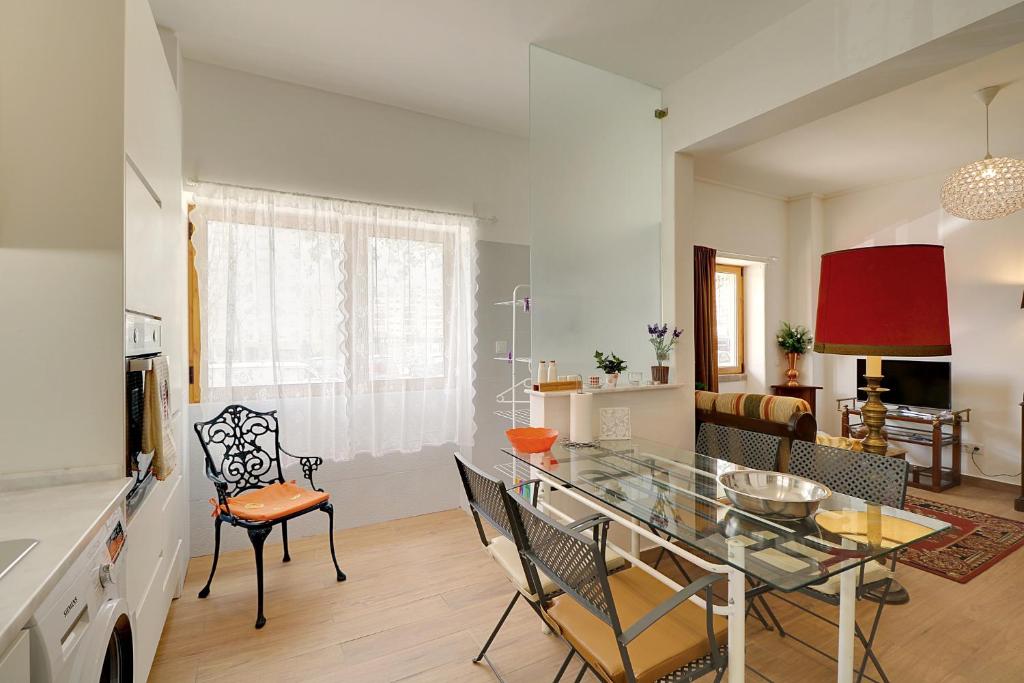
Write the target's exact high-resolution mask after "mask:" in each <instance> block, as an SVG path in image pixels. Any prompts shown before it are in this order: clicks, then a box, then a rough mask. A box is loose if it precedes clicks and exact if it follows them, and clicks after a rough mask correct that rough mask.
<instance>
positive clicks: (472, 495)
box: [455, 453, 515, 545]
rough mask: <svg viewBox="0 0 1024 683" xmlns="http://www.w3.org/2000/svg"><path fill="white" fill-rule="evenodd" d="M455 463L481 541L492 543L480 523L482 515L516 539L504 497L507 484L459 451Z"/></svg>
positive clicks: (485, 543) (509, 537)
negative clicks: (467, 460)
mask: <svg viewBox="0 0 1024 683" xmlns="http://www.w3.org/2000/svg"><path fill="white" fill-rule="evenodd" d="M455 465H456V467H458V468H459V478H460V479H461V480H462V487H463V488H464V489H465V490H466V499H467V500H468V501H469V509H470V510H472V512H473V518H474V520H475V521H476V526H477V531H479V532H480V541H481V542H482V543H483V544H484V545H488V544H489V543H490V541H489V540H488V539H487V535H486V534H484V530H483V527H482V526H481V524H480V517H483V518H484V520H486V522H487V523H488V524H490V525H491V526H493V527H494V528H495V529H497V530H498V532H499V533H501V534H502V535H503V536H505V537H506V538H508V539H509V540H510V541H515V537H514V536H513V534H512V525H511V523H510V522H509V518H508V511H507V510H506V509H505V501H504V499H503V496H504V495H505V485H504V484H502V482H501V481H500V480H498V479H495V478H494V477H490V476H488V475H486V474H484V473H483V472H482V471H481V470H480V469H479V468H477V467H475V466H473V465H472V464H470V463H468V462H466V460H465V459H463V457H462V456H461V455H459V454H458V453H456V454H455Z"/></svg>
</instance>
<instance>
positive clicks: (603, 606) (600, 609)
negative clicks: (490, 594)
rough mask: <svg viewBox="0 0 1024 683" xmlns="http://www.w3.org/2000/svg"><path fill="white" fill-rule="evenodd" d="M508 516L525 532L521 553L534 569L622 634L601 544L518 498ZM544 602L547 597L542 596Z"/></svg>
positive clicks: (513, 499)
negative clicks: (542, 573) (545, 575)
mask: <svg viewBox="0 0 1024 683" xmlns="http://www.w3.org/2000/svg"><path fill="white" fill-rule="evenodd" d="M506 500H507V501H510V504H509V508H510V509H509V516H510V518H511V519H512V524H513V526H514V527H519V528H521V529H522V532H523V537H524V538H523V540H522V545H521V546H520V547H521V550H522V553H523V555H525V556H526V558H527V559H529V560H530V562H532V563H533V565H534V566H535V567H537V568H538V569H540V570H541V571H542V572H544V573H545V574H547V576H548V577H549V578H550V579H551V580H552V581H553V582H554V583H555V585H557V586H558V587H559V588H560V589H562V590H563V591H564V592H565V593H566V595H569V596H571V597H572V598H573V599H575V600H576V601H577V602H579V603H580V604H581V605H583V607H585V608H586V609H587V610H588V611H589V612H590V613H591V614H593V615H594V616H595V617H597V618H598V619H600V620H601V621H603V622H604V623H606V624H608V625H609V626H611V628H612V630H613V631H614V632H615V635H616V637H617V636H619V635H621V634H622V626H621V625H620V623H619V618H618V615H617V613H616V611H615V603H614V602H613V601H612V592H611V589H610V588H609V586H608V570H607V567H606V566H605V563H604V559H603V558H604V553H603V552H602V549H601V544H600V543H599V542H598V541H597V540H595V539H594V538H593V537H591V536H590V535H589V534H584V533H578V532H576V531H572V530H570V529H567V528H566V527H564V526H562V525H561V524H559V523H557V522H555V521H554V520H553V519H551V518H550V517H548V516H547V515H545V514H544V513H542V512H541V511H540V510H538V509H537V508H535V507H533V506H532V505H530V504H529V503H527V502H526V501H525V500H522V499H521V498H520V497H519V496H508V497H507V498H506ZM541 597H542V602H543V601H544V600H543V599H544V598H545V597H546V596H541Z"/></svg>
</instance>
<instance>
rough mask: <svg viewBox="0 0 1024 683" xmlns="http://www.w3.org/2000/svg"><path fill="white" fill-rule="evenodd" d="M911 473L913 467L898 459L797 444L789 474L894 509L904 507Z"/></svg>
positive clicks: (800, 442)
mask: <svg viewBox="0 0 1024 683" xmlns="http://www.w3.org/2000/svg"><path fill="white" fill-rule="evenodd" d="M909 469H910V465H909V464H908V463H907V462H906V461H905V460H900V459H898V458H890V457H888V456H886V455H876V454H874V453H858V452H857V451H849V450H846V449H845V448H834V447H832V446H823V445H820V444H815V443H811V442H809V441H794V442H793V451H792V453H791V454H790V457H789V471H790V472H792V473H793V474H795V475H797V476H800V477H806V478H807V479H813V480H814V481H817V482H820V483H822V484H824V485H825V486H828V487H829V488H830V489H832V490H833V491H837V492H839V493H845V494H846V495H848V496H854V497H856V498H863V499H864V500H866V501H868V502H871V503H878V504H880V505H888V506H889V507H893V508H902V507H903V502H904V500H905V499H906V496H907V471H908V470H909Z"/></svg>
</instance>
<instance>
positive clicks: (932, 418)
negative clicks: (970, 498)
mask: <svg viewBox="0 0 1024 683" xmlns="http://www.w3.org/2000/svg"><path fill="white" fill-rule="evenodd" d="M837 403H838V405H839V411H840V412H841V413H842V415H843V419H842V425H843V436H845V437H849V436H850V428H851V427H858V426H860V425H861V424H863V422H855V423H853V424H851V423H850V417H851V416H856V417H860V414H861V413H860V406H861V405H863V404H862V402H858V401H857V400H856V399H853V398H841V399H839V400H838V401H837ZM970 421H971V409H970V408H964V409H963V410H956V411H952V412H944V413H935V414H929V413H923V412H913V411H909V410H898V409H891V410H889V412H888V413H887V414H886V416H885V431H886V439H887V440H889V441H897V442H900V443H912V444H918V445H921V446H928V447H930V448H931V449H932V461H931V464H929V465H911V466H910V479H909V480H908V481H907V484H908V485H909V486H913V487H915V488H919V489H927V490H929V491H935V492H939V491H945V490H946V489H948V488H952V487H954V486H959V485H960V455H961V447H962V444H963V442H962V432H963V424H964V423H965V422H970ZM947 427H948V429H946V428H947ZM946 446H949V447H950V449H951V451H952V458H951V463H950V464H951V467H943V466H942V449H943V448H945V447H946Z"/></svg>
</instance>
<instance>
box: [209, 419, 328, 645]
mask: <svg viewBox="0 0 1024 683" xmlns="http://www.w3.org/2000/svg"><path fill="white" fill-rule="evenodd" d="M192 427H193V429H195V432H196V436H198V437H199V443H200V445H201V446H202V447H203V453H204V455H205V462H206V477H207V478H208V479H209V480H210V481H212V482H213V485H214V488H215V489H216V491H217V503H218V507H217V513H216V517H215V519H214V550H213V565H212V566H211V567H210V577H209V578H208V579H207V580H206V585H205V586H203V589H202V590H201V591H199V597H200V598H205V597H207V596H208V595H209V594H210V585H211V584H212V583H213V576H214V574H216V573H217V560H218V559H220V532H221V525H222V524H223V523H225V522H227V523H228V524H230V525H231V526H234V527H240V528H242V529H245V530H246V532H247V533H248V535H249V541H250V542H251V543H252V547H253V552H254V554H255V556H256V589H257V593H258V602H257V609H256V628H263V626H264V625H265V624H266V623H267V620H266V617H265V616H264V615H263V545H264V543H265V542H266V540H267V536H269V535H270V532H271V530H272V529H273V528H274V526H275V525H277V524H280V525H281V538H282V540H283V542H284V557H283V558H282V559H281V561H282V562H290V561H291V556H290V555H289V554H288V520H290V519H294V518H296V517H300V516H302V515H304V514H306V513H307V512H312V511H314V510H320V511H322V512H325V513H326V514H327V518H328V534H329V538H330V546H331V559H332V560H333V561H334V569H335V570H336V571H337V580H338V581H344V580H345V579H346V578H347V577H346V576H345V573H344V572H343V571H341V567H340V566H339V565H338V556H337V554H336V552H335V549H334V506H333V505H332V504H331V503H330V501H329V500H327V501H324V502H323V503H320V504H319V505H314V506H312V507H309V508H306V509H305V510H300V511H299V512H295V513H293V514H290V515H287V516H286V517H281V518H279V519H274V520H269V521H253V520H247V519H242V518H239V517H237V516H236V515H235V514H233V513H232V512H231V508H230V506H229V504H228V499H229V498H231V497H234V496H237V495H238V494H240V493H244V492H245V491H251V490H256V489H261V488H263V487H264V486H268V485H270V484H274V483H282V484H283V483H284V481H285V479H284V470H283V468H282V467H281V454H282V453H284V454H285V455H287V456H289V457H291V458H295V459H296V460H298V461H299V466H300V467H301V468H302V474H303V476H304V477H305V478H306V480H307V481H309V485H310V488H312V489H313V490H314V491H323V489H321V488H317V486H316V484H314V483H313V472H315V471H316V470H317V469H319V467H320V465H322V464H323V458H318V457H311V456H298V455H293V454H291V453H289V452H288V451H286V450H285V449H284V448H283V447H282V446H281V439H280V434H279V431H278V420H277V411H276V410H271V411H269V412H265V413H262V412H259V411H256V410H252V409H250V408H247V407H245V406H242V405H229V406H228V407H226V408H224V410H222V411H221V412H220V414H219V415H217V417H215V418H213V419H212V420H208V421H206V422H196V423H195V424H194V425H192ZM214 446H216V447H218V448H219V449H220V450H221V451H222V452H221V453H220V454H219V455H220V461H219V462H217V461H216V460H215V459H214V454H213V453H211V448H212V447H214Z"/></svg>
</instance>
